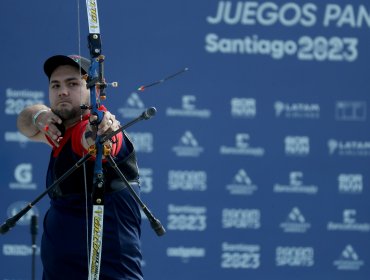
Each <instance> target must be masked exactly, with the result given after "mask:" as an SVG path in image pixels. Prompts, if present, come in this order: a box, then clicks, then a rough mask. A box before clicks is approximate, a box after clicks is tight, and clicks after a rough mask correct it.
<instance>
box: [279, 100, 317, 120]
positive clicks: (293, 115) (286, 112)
mask: <svg viewBox="0 0 370 280" xmlns="http://www.w3.org/2000/svg"><path fill="white" fill-rule="evenodd" d="M274 109H275V116H276V117H277V118H287V119H318V118H320V105H319V104H317V103H284V102H282V101H276V102H275V103H274Z"/></svg>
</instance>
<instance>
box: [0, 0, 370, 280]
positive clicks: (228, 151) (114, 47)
mask: <svg viewBox="0 0 370 280" xmlns="http://www.w3.org/2000/svg"><path fill="white" fill-rule="evenodd" d="M12 2H15V3H7V4H5V8H4V13H3V17H2V18H1V19H0V22H1V23H2V24H1V26H3V28H2V31H3V34H4V38H6V39H4V42H3V44H2V47H3V50H4V53H7V54H8V55H5V56H3V60H2V65H3V67H4V66H5V67H4V68H3V69H6V71H5V70H4V71H3V72H2V73H3V79H2V81H3V82H2V84H1V86H0V92H1V93H2V94H1V95H0V96H1V102H2V104H3V105H4V106H3V107H2V108H3V109H2V111H1V112H0V114H1V117H2V129H1V138H0V145H1V147H2V148H1V155H2V161H3V164H2V168H1V173H0V174H1V175H2V176H1V179H2V188H1V189H2V190H1V196H0V202H1V203H0V214H1V215H0V219H1V220H2V221H0V222H3V221H5V220H6V219H7V218H9V217H11V216H13V215H14V214H16V213H17V212H18V211H19V210H20V209H22V208H23V207H24V206H25V205H26V204H27V203H28V202H30V201H32V200H33V199H35V198H36V197H37V196H38V195H39V194H40V193H41V192H43V191H44V189H45V187H46V186H45V174H46V168H47V163H48V158H49V148H48V147H47V146H46V145H42V144H39V143H34V142H30V141H29V140H28V139H27V138H25V137H24V136H22V135H21V134H20V133H19V132H18V131H17V126H16V119H17V115H18V113H19V112H20V111H21V110H22V109H23V108H24V107H25V106H28V105H31V104H35V103H46V104H47V103H48V88H47V79H46V78H45V77H44V75H43V72H42V63H43V61H44V60H45V58H47V57H48V56H50V55H52V54H56V53H66V54H72V53H77V52H78V45H77V37H78V36H77V35H78V34H77V27H76V22H72V21H71V22H69V21H68V22H66V21H65V18H67V17H73V16H74V13H72V14H71V11H72V10H73V11H75V9H77V8H76V7H74V6H73V3H63V4H58V5H56V4H55V3H53V2H51V1H46V0H42V1H39V2H38V3H33V2H30V3H28V2H27V3H22V4H21V3H16V2H17V1H12ZM100 2H101V3H100ZM100 2H99V4H98V5H99V8H100V11H99V13H100V14H99V16H100V21H101V22H100V24H101V29H102V31H101V32H102V35H103V38H104V41H103V48H104V51H105V52H106V56H107V58H106V61H105V63H106V64H105V69H106V76H107V79H109V80H112V81H113V80H118V81H119V83H120V87H119V88H118V89H113V88H108V91H107V100H106V101H104V102H103V104H104V105H105V106H106V107H107V108H108V109H109V110H110V111H112V112H113V113H114V114H115V115H116V117H117V118H118V119H120V121H121V123H126V122H129V121H130V120H132V119H134V118H136V117H137V116H139V115H141V114H142V112H143V111H144V110H145V109H146V108H148V107H152V106H154V107H156V108H157V114H156V116H155V117H154V118H152V119H150V120H148V121H145V122H140V123H138V124H135V125H134V126H132V127H130V128H128V129H127V132H128V133H129V134H130V136H131V138H132V140H133V142H134V145H135V147H136V151H137V156H138V161H139V162H138V163H139V167H140V174H141V189H142V194H141V198H142V199H143V201H144V202H145V203H146V204H147V205H148V207H149V208H150V209H151V211H152V212H153V213H154V214H155V216H156V217H157V218H158V219H160V220H161V222H162V224H163V225H164V227H165V228H166V230H167V234H166V235H164V236H163V237H160V238H158V237H157V236H156V235H155V233H154V232H153V231H152V229H151V228H150V225H149V222H148V221H147V220H146V217H145V215H144V214H143V233H142V245H143V255H144V261H143V268H144V274H145V279H146V280H170V279H177V280H185V279H194V280H201V279H214V280H221V279H234V280H242V279H254V280H295V279H301V280H313V279H315V280H327V279H345V280H347V279H348V280H365V279H368V278H369V275H370V250H369V248H370V236H369V234H370V203H369V201H370V197H369V174H370V123H369V118H368V113H367V108H368V104H369V102H370V83H369V73H370V72H369V65H370V53H369V49H370V36H369V31H370V3H368V2H367V1H365V0H358V1H349V0H343V1H339V0H335V1H326V0H321V1H319V0H313V1H306V0H302V1H291V0H290V1H289V0H283V1H280V0H279V1H278V0H274V1H262V0H260V1H236V0H235V1H219V0H217V1H203V2H199V1H194V0H190V1H185V2H182V1H169V0H163V1H160V2H155V3H144V2H142V3H141V2H138V1H136V2H135V3H131V2H127V1H116V2H114V3H109V4H108V3H105V2H104V3H103V1H100ZM84 5H85V3H82V4H81V9H84ZM31 10H32V11H33V14H32V16H31V15H30V13H29V11H31ZM138 11H140V12H138ZM84 12H85V11H84V10H83V11H81V14H83V13H84ZM51 15H53V16H51ZM117 19H120V20H119V21H118V20H117ZM76 20H77V19H76ZM85 20H86V19H85V17H84V16H81V21H85ZM26 23H27V24H26ZM84 24H85V22H84V23H83V24H82V25H83V26H84ZM26 25H27V28H26ZM5 26H7V27H6V28H5ZM30 30H31V31H33V32H29V31H30ZM82 31H83V32H82V33H83V34H84V33H86V32H87V31H85V30H82ZM14 34H19V36H14ZM31 34H32V37H31ZM45 34H49V35H48V36H47V37H46V36H45ZM81 40H82V42H83V40H85V37H83V36H82V38H81ZM30 42H32V44H30ZM25 44H26V46H25ZM82 46H84V44H83V43H82ZM26 49H27V51H26ZM81 51H82V54H83V55H84V56H88V51H87V48H86V49H84V48H83V47H82V50H81ZM31 54H32V55H31ZM182 67H189V69H190V70H189V71H186V73H184V74H182V75H179V76H176V77H175V78H174V79H171V80H168V81H166V82H164V83H161V84H159V85H156V86H153V87H151V88H148V89H146V90H144V91H138V90H135V89H137V88H138V86H140V85H141V84H142V83H143V84H145V83H150V82H151V81H155V80H160V79H161V78H163V77H165V76H166V75H167V74H171V73H175V72H176V71H178V70H179V69H181V68H182ZM47 206H48V197H45V198H44V199H42V200H41V201H40V202H39V203H38V204H37V205H36V206H35V207H33V208H32V209H31V210H30V211H29V212H28V213H27V215H25V216H24V217H23V218H22V219H20V220H19V222H18V223H17V225H16V226H15V227H14V228H13V229H12V230H11V231H10V232H8V233H7V234H6V235H2V236H0V246H1V250H0V262H1V264H2V269H1V270H0V280H5V279H12V280H21V279H22V280H23V279H30V278H31V277H30V275H31V256H32V254H33V249H32V247H31V234H30V220H31V217H32V215H38V216H39V217H40V218H39V232H38V236H37V248H36V250H35V254H36V273H37V279H40V278H41V273H42V271H41V269H42V268H41V261H40V249H39V246H40V241H41V232H42V218H43V216H44V214H45V212H46V209H47ZM103 246H104V244H103ZM20 268H22V269H20Z"/></svg>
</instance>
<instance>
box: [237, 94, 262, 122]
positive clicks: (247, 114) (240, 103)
mask: <svg viewBox="0 0 370 280" xmlns="http://www.w3.org/2000/svg"><path fill="white" fill-rule="evenodd" d="M256 114H257V108H256V99H254V98H237V97H234V98H232V99H231V116H233V117H235V118H251V119H252V118H255V117H256Z"/></svg>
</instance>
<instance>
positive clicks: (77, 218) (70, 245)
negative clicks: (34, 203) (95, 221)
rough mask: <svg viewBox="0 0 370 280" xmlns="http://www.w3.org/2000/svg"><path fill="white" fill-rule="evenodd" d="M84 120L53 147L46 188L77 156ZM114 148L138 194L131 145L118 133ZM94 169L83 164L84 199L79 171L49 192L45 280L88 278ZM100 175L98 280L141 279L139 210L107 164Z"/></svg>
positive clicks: (44, 244)
mask: <svg viewBox="0 0 370 280" xmlns="http://www.w3.org/2000/svg"><path fill="white" fill-rule="evenodd" d="M84 122H87V120H85V121H83V122H81V123H80V124H78V125H76V126H74V127H72V128H70V129H67V131H66V133H65V136H64V137H63V139H62V141H61V145H60V147H59V148H58V149H56V148H54V149H53V151H52V153H51V156H50V162H49V168H48V172H47V180H46V181H47V182H46V183H47V186H50V185H51V184H52V183H53V182H54V181H55V179H57V178H59V177H60V176H61V175H62V174H64V173H65V171H67V170H68V169H70V168H71V167H72V166H73V164H74V163H75V162H77V161H78V160H79V159H80V158H81V155H79V154H78V153H77V152H76V151H77V150H78V149H80V148H81V147H78V145H80V144H79V143H80V139H81V138H80V137H81V135H80V133H79V131H81V127H82V126H83V125H86V123H84ZM118 144H120V145H118ZM118 144H115V145H118V146H116V147H115V148H117V147H118V148H117V151H116V153H115V155H114V159H115V161H116V163H117V165H118V166H119V168H120V170H121V171H122V172H123V174H124V175H125V176H126V178H127V179H128V181H130V184H131V185H132V187H133V188H134V190H135V191H136V192H137V193H138V194H139V191H140V187H139V181H138V168H137V164H136V156H135V152H134V148H133V145H132V144H131V142H130V140H129V139H128V138H127V137H126V135H125V134H121V135H120V142H119V143H118ZM93 169H94V162H93V161H90V160H88V161H87V162H86V179H87V183H86V186H87V193H88V196H87V200H86V199H85V183H84V180H85V179H84V178H85V176H84V169H83V167H80V168H78V169H77V170H76V171H74V173H72V175H71V176H69V177H68V178H67V179H65V180H64V181H63V182H61V183H60V184H59V186H57V187H56V188H54V189H53V190H52V191H51V192H50V193H49V196H50V197H51V201H50V208H49V209H48V211H47V213H46V215H45V218H44V232H43V236H42V243H41V259H42V263H43V267H44V273H43V279H44V280H59V279H60V280H62V279H63V280H65V279H68V280H82V279H88V266H89V265H88V263H89V258H88V251H89V250H90V240H89V239H90V236H91V234H90V231H91V208H92V205H91V189H92V178H93ZM104 174H105V182H106V194H105V196H104V200H105V202H104V225H103V245H102V258H101V267H100V279H101V280H141V279H143V275H142V271H141V260H142V256H141V248H140V233H141V232H140V225H141V214H140V209H139V206H138V204H137V202H136V201H135V200H134V198H133V197H132V196H131V194H130V193H129V190H128V189H127V188H126V187H125V185H124V183H123V182H122V181H121V180H120V179H119V178H118V176H117V175H116V174H115V172H114V171H113V170H112V169H111V168H110V167H109V164H107V163H104ZM86 204H87V209H88V210H87V211H86ZM86 212H88V215H87V214H86ZM86 216H87V217H88V218H86ZM87 223H88V225H87ZM87 231H88V232H87Z"/></svg>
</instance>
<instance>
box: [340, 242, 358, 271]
mask: <svg viewBox="0 0 370 280" xmlns="http://www.w3.org/2000/svg"><path fill="white" fill-rule="evenodd" d="M333 265H334V266H336V267H337V269H338V270H360V268H361V266H363V265H364V261H363V260H361V259H360V258H359V256H358V254H357V253H356V251H355V249H353V247H352V245H347V246H346V247H345V248H344V250H343V251H342V253H341V255H340V257H339V259H337V260H335V261H334V262H333Z"/></svg>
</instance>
